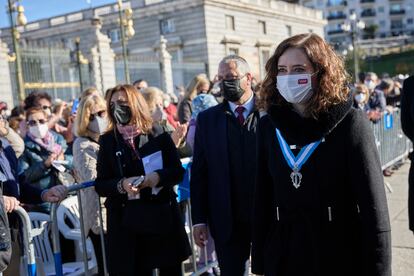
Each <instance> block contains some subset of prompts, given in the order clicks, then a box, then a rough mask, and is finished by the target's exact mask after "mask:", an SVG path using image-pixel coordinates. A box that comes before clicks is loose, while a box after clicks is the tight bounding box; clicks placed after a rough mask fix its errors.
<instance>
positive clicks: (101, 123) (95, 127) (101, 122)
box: [88, 116, 108, 135]
mask: <svg viewBox="0 0 414 276" xmlns="http://www.w3.org/2000/svg"><path fill="white" fill-rule="evenodd" d="M107 128H108V119H107V117H105V118H102V117H99V116H96V117H95V118H94V119H93V120H92V121H90V122H89V125H88V130H90V131H92V132H93V133H96V134H99V135H102V134H103V133H104V132H105V131H106V129H107Z"/></svg>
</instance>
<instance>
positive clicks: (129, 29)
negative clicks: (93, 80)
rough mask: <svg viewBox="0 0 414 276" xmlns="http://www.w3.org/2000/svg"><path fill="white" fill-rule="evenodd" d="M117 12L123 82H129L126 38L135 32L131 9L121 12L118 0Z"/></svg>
mask: <svg viewBox="0 0 414 276" xmlns="http://www.w3.org/2000/svg"><path fill="white" fill-rule="evenodd" d="M118 14H119V26H120V29H121V44H122V58H123V61H124V75H125V82H126V83H130V78H129V66H128V52H127V45H126V44H127V39H129V38H131V37H133V36H134V34H135V30H134V21H133V19H132V17H133V11H132V9H131V8H126V9H125V11H124V12H122V0H118Z"/></svg>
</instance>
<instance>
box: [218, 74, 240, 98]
mask: <svg viewBox="0 0 414 276" xmlns="http://www.w3.org/2000/svg"><path fill="white" fill-rule="evenodd" d="M221 91H222V93H223V97H224V98H225V99H226V100H227V101H229V102H237V101H238V100H240V98H241V97H242V96H243V94H244V90H243V89H242V88H241V87H240V80H239V79H236V80H222V81H221Z"/></svg>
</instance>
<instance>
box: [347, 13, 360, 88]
mask: <svg viewBox="0 0 414 276" xmlns="http://www.w3.org/2000/svg"><path fill="white" fill-rule="evenodd" d="M364 28H365V23H364V21H362V20H357V16H356V14H355V13H352V14H351V15H350V16H349V22H347V23H345V24H343V25H342V29H343V30H344V31H345V32H349V33H350V35H351V43H352V44H351V45H352V51H353V58H354V81H355V83H357V82H358V75H359V60H358V48H357V39H358V33H359V30H362V29H364Z"/></svg>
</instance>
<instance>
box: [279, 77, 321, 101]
mask: <svg viewBox="0 0 414 276" xmlns="http://www.w3.org/2000/svg"><path fill="white" fill-rule="evenodd" d="M276 88H277V90H279V93H280V95H282V97H283V98H285V100H286V101H287V102H289V103H293V104H301V103H305V102H306V101H308V100H309V99H310V97H311V96H312V94H313V90H312V75H311V74H299V75H285V76H277V83H276Z"/></svg>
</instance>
